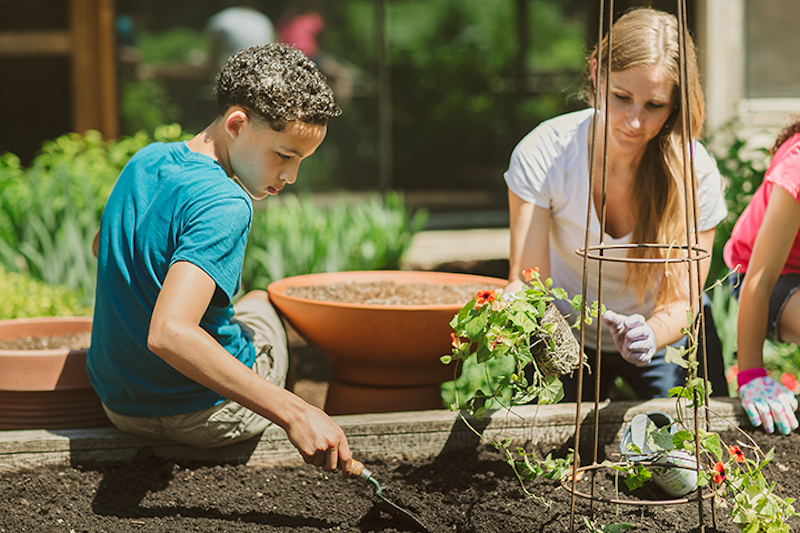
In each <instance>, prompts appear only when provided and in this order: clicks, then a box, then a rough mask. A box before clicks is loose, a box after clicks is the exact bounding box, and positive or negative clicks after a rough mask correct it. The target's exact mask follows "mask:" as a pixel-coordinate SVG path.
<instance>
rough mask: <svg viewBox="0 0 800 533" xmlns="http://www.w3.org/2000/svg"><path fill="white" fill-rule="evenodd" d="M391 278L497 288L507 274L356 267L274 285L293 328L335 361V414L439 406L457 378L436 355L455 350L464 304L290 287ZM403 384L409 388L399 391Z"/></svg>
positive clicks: (331, 404)
mask: <svg viewBox="0 0 800 533" xmlns="http://www.w3.org/2000/svg"><path fill="white" fill-rule="evenodd" d="M375 281H393V282H395V283H427V284H435V285H440V284H441V285H461V284H464V283H483V284H485V286H486V288H499V287H503V286H504V285H505V284H506V280H503V279H499V278H490V277H486V276H473V275H469V274H451V273H444V272H425V271H358V272H334V273H324V274H308V275H304V276H293V277H289V278H285V279H282V280H279V281H275V282H273V283H271V284H270V285H269V287H268V288H267V290H268V291H269V295H270V299H271V301H272V302H273V304H274V305H275V307H276V308H278V310H279V311H280V312H281V313H282V314H283V315H284V316H285V317H286V318H287V319H288V320H289V322H290V323H291V324H292V326H293V327H294V328H295V329H296V330H297V331H298V333H300V335H302V336H303V338H305V339H306V341H308V343H309V344H311V345H313V346H314V347H315V348H317V349H318V350H319V351H320V352H322V353H324V354H325V355H326V356H327V357H328V358H329V360H330V363H331V373H332V375H333V380H332V381H331V384H330V387H329V389H328V397H327V400H326V404H325V406H326V407H325V410H326V411H327V412H329V413H330V414H353V413H367V412H371V413H375V412H392V411H413V410H423V409H439V408H442V407H443V406H442V402H441V397H440V395H439V386H440V385H441V384H442V382H444V381H448V380H452V379H453V378H454V374H453V369H454V367H453V366H451V365H444V364H442V363H441V361H440V360H439V358H440V357H441V356H442V355H445V354H447V353H450V351H451V346H450V342H451V341H450V333H451V332H452V331H453V330H452V328H450V320H451V319H452V318H453V316H454V315H455V314H456V313H457V312H458V311H459V310H460V309H461V308H462V307H463V306H464V304H465V303H466V301H465V302H460V303H456V304H445V305H368V304H360V303H340V302H325V301H320V300H311V299H307V298H298V297H295V296H289V295H287V294H285V292H286V289H287V288H289V287H300V286H313V285H328V284H331V283H342V282H375ZM400 389H404V390H400Z"/></svg>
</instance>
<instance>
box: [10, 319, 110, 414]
mask: <svg viewBox="0 0 800 533" xmlns="http://www.w3.org/2000/svg"><path fill="white" fill-rule="evenodd" d="M91 329H92V319H91V317H43V318H20V319H15V320H0V339H15V338H19V337H28V336H49V335H68V334H70V333H80V332H83V331H91ZM0 406H2V408H3V409H2V411H0V430H6V429H81V428H92V427H101V426H107V425H109V424H110V423H111V422H110V421H109V420H108V418H107V417H106V415H105V412H103V408H102V406H101V404H100V399H99V398H98V397H97V394H95V392H94V389H93V388H92V384H91V383H90V382H89V376H88V375H87V373H86V350H66V349H60V350H0Z"/></svg>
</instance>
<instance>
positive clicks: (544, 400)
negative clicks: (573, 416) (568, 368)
mask: <svg viewBox="0 0 800 533" xmlns="http://www.w3.org/2000/svg"><path fill="white" fill-rule="evenodd" d="M563 397H564V384H563V383H561V380H560V379H558V378H557V377H555V376H549V377H547V378H545V386H544V387H543V388H542V389H541V391H540V392H539V403H540V404H542V405H545V404H554V403H558V402H560V401H561V399H562V398H563Z"/></svg>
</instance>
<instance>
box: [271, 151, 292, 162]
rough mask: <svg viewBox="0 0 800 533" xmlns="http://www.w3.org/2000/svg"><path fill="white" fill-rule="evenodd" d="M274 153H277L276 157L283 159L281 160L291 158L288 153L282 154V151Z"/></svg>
mask: <svg viewBox="0 0 800 533" xmlns="http://www.w3.org/2000/svg"><path fill="white" fill-rule="evenodd" d="M275 153H276V154H278V157H280V158H281V159H283V160H288V159H291V158H292V156H290V155H286V154H282V153H280V152H275Z"/></svg>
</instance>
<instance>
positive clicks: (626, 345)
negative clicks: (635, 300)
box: [603, 310, 657, 366]
mask: <svg viewBox="0 0 800 533" xmlns="http://www.w3.org/2000/svg"><path fill="white" fill-rule="evenodd" d="M603 322H605V323H606V325H607V326H608V329H609V330H610V331H611V336H612V337H613V338H614V344H616V345H617V350H619V353H620V355H622V358H623V359H625V360H626V361H628V362H629V363H631V364H634V365H636V366H647V365H648V364H649V363H650V361H651V360H652V359H653V355H655V353H656V347H657V343H656V334H655V332H653V328H651V327H650V326H649V325H648V324H647V321H646V320H645V319H644V317H643V316H642V315H638V314H636V315H629V316H626V315H620V314H618V313H615V312H614V311H611V310H608V311H606V312H605V313H603Z"/></svg>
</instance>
